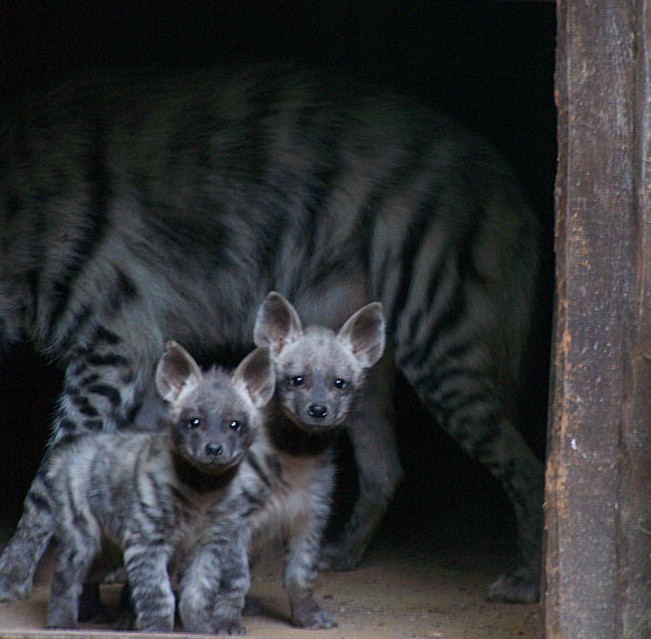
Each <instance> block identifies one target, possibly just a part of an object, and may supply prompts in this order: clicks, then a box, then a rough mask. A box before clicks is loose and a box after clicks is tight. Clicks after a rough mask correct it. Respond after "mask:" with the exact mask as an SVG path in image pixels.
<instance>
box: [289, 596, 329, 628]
mask: <svg viewBox="0 0 651 639" xmlns="http://www.w3.org/2000/svg"><path fill="white" fill-rule="evenodd" d="M292 623H293V624H294V625H295V626H296V627H297V628H306V629H308V630H327V629H329V628H336V627H337V622H336V621H335V617H334V615H333V614H332V613H331V612H330V611H329V610H323V609H322V608H319V606H318V605H317V603H316V602H315V601H314V600H311V599H310V600H308V601H304V602H301V603H299V604H296V605H294V606H293V608H292Z"/></svg>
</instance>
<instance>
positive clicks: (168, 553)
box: [48, 342, 275, 634]
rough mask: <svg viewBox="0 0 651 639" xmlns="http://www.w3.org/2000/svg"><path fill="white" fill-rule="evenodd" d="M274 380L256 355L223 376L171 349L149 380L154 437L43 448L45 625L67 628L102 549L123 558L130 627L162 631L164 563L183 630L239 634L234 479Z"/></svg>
mask: <svg viewBox="0 0 651 639" xmlns="http://www.w3.org/2000/svg"><path fill="white" fill-rule="evenodd" d="M274 382H275V375H274V370H273V366H272V365H271V361H270V358H269V353H268V351H267V349H256V350H255V351H254V352H253V353H251V354H250V355H249V356H248V357H246V358H245V359H244V360H243V361H242V363H241V364H240V365H239V366H238V368H237V369H236V370H235V372H234V373H233V375H232V376H231V375H228V374H227V373H226V372H224V371H222V370H220V369H216V368H215V369H212V370H211V371H208V372H206V373H202V371H201V370H200V369H199V367H198V365H197V364H196V362H195V361H194V360H193V359H192V357H191V356H190V355H189V354H188V353H187V352H186V351H185V350H184V349H182V348H181V347H180V346H179V345H178V344H176V343H174V342H171V343H169V344H168V349H167V351H166V353H165V354H164V355H163V357H162V358H161V360H160V362H159V365H158V369H157V372H156V385H157V388H158V390H159V393H160V395H161V396H162V398H163V399H164V400H166V401H167V402H168V404H169V423H168V426H167V428H168V430H167V431H166V432H164V433H127V434H120V433H100V434H97V435H93V436H82V437H79V438H77V439H76V440H73V441H71V442H70V443H69V444H67V445H62V446H60V447H58V448H57V449H55V450H54V451H53V454H52V457H51V461H50V464H49V468H48V481H49V482H50V484H51V486H52V493H53V498H54V502H55V509H54V512H55V519H56V521H55V535H56V537H57V538H58V541H59V547H58V551H57V563H56V569H55V573H54V577H53V582H52V592H51V597H50V605H49V609H48V626H50V627H56V628H74V627H76V626H77V618H78V599H79V594H80V591H81V588H82V584H83V582H84V580H85V579H86V577H87V575H88V572H89V569H90V568H91V565H92V563H93V560H94V558H95V556H96V555H97V553H98V552H100V551H101V548H102V546H103V545H104V543H105V542H107V541H108V542H112V543H113V544H115V545H117V547H118V548H119V549H120V550H122V552H123V556H124V564H125V567H126V570H127V575H128V579H129V585H130V588H131V593H132V599H133V604H134V608H135V613H136V626H137V628H138V629H140V630H150V631H171V630H172V629H173V624H174V611H175V601H174V595H173V593H172V588H171V585H170V579H169V576H168V572H167V570H168V565H169V563H170V562H171V561H172V560H173V559H174V560H175V562H174V563H175V565H177V566H178V567H179V569H180V575H181V577H180V586H179V596H180V603H179V612H180V616H181V620H182V623H183V626H184V628H185V629H186V630H189V631H197V632H205V633H213V632H226V633H229V634H234V633H237V634H240V633H242V632H243V628H242V625H241V610H242V606H243V604H244V596H245V594H246V591H247V589H248V585H249V573H248V562H247V557H246V534H245V533H244V532H243V530H242V526H243V519H242V517H241V512H240V511H238V510H237V506H238V505H239V504H240V502H241V500H240V498H239V492H238V482H237V476H238V473H239V467H240V464H241V462H242V461H243V459H244V458H245V455H246V453H247V452H248V450H249V448H250V446H251V445H252V444H253V443H254V441H255V439H256V437H257V435H258V431H259V429H260V427H261V422H262V413H261V408H262V406H263V405H265V404H266V403H267V402H268V401H269V400H270V399H271V397H272V395H273V391H274Z"/></svg>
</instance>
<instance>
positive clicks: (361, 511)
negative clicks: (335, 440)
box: [319, 353, 403, 570]
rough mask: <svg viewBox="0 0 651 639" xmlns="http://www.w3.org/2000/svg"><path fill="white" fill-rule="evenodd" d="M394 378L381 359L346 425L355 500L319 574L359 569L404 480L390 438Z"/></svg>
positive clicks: (388, 356)
mask: <svg viewBox="0 0 651 639" xmlns="http://www.w3.org/2000/svg"><path fill="white" fill-rule="evenodd" d="M394 374H395V371H394V368H393V355H392V353H385V355H384V356H383V357H382V359H381V360H380V362H379V363H378V364H376V366H375V368H373V369H371V370H370V371H369V377H368V380H367V381H366V384H365V385H364V386H363V387H362V389H361V391H360V393H359V396H358V397H357V399H356V402H355V405H354V407H353V409H352V411H351V413H350V414H349V416H348V418H347V420H346V428H347V430H348V434H349V436H350V439H351V442H352V445H353V449H354V451H355V461H356V464H357V471H358V477H359V497H358V499H357V501H356V503H355V505H354V507H353V511H352V513H351V516H350V518H349V519H348V521H347V522H346V525H345V527H344V529H343V531H342V532H341V534H340V535H339V537H338V538H337V539H336V540H335V541H334V542H332V543H330V544H327V545H326V546H324V548H323V549H322V552H321V560H320V563H319V569H320V570H352V569H353V568H355V567H356V566H357V564H359V562H360V561H361V560H362V557H363V555H364V552H365V551H366V548H367V547H368V545H369V543H370V541H371V539H372V537H373V533H374V532H375V530H376V529H377V527H378V526H379V524H380V522H381V520H382V517H383V515H384V513H385V512H386V510H387V508H388V506H389V502H390V500H391V498H392V497H393V494H394V493H395V491H396V488H397V487H398V484H399V483H400V481H401V479H402V475H403V472H402V467H401V465H400V458H399V456H398V449H397V446H396V442H395V434H394V424H395V410H394V404H393V390H394V384H393V381H394Z"/></svg>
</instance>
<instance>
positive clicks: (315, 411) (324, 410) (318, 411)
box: [307, 404, 328, 417]
mask: <svg viewBox="0 0 651 639" xmlns="http://www.w3.org/2000/svg"><path fill="white" fill-rule="evenodd" d="M307 414H308V415H309V416H310V417H325V416H326V415H327V414H328V407H327V406H322V405H321V404H312V405H311V406H310V407H309V408H308V409H307Z"/></svg>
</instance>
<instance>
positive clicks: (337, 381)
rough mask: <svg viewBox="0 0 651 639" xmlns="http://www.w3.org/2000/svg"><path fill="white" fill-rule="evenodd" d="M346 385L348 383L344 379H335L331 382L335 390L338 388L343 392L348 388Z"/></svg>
mask: <svg viewBox="0 0 651 639" xmlns="http://www.w3.org/2000/svg"><path fill="white" fill-rule="evenodd" d="M348 384H349V382H347V381H346V380H345V379H341V378H339V377H337V379H335V380H334V381H333V382H332V385H333V386H334V387H335V388H338V389H339V390H343V389H344V388H346V387H347V386H348Z"/></svg>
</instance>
